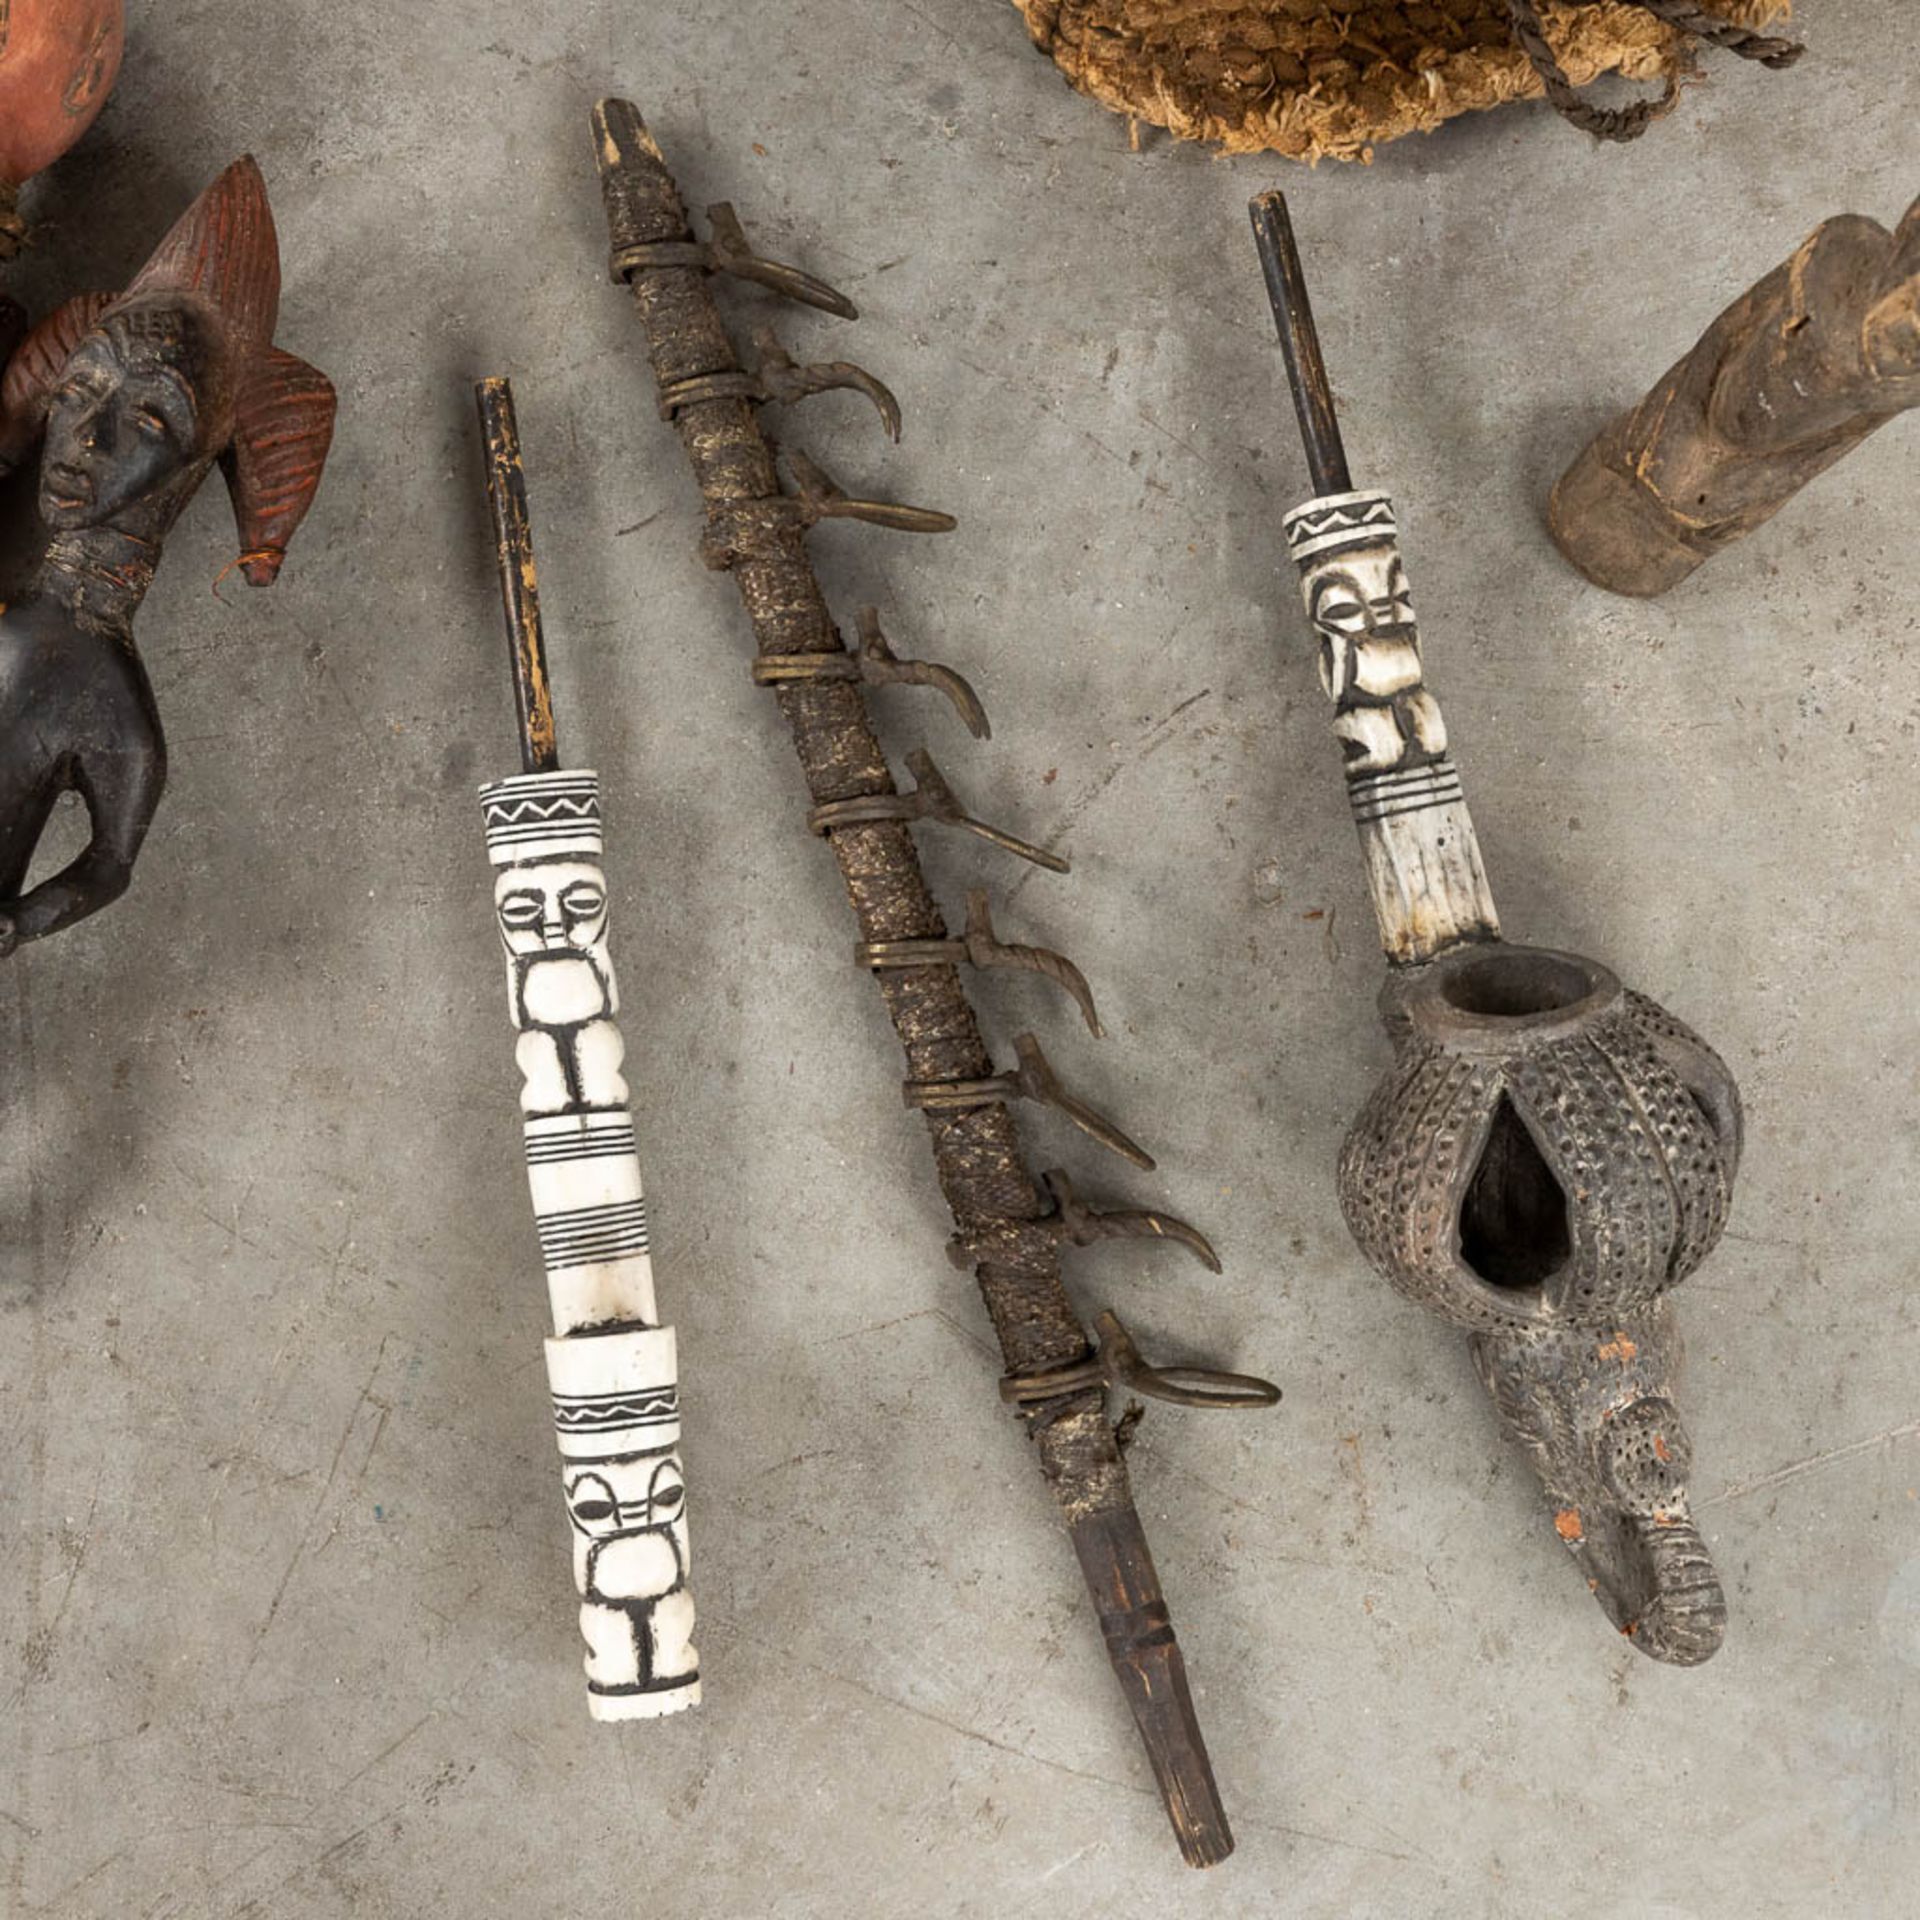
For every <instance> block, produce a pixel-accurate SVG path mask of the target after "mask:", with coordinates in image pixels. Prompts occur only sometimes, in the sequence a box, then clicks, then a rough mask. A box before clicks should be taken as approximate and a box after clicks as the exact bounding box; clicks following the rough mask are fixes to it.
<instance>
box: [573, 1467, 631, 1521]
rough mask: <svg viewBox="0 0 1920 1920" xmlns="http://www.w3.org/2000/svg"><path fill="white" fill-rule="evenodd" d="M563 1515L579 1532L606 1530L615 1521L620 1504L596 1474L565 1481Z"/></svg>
mask: <svg viewBox="0 0 1920 1920" xmlns="http://www.w3.org/2000/svg"><path fill="white" fill-rule="evenodd" d="M567 1517H568V1519H570V1520H571V1521H572V1522H573V1524H574V1525H575V1526H576V1527H578V1528H579V1529H580V1531H581V1532H582V1533H607V1532H610V1531H611V1530H612V1528H613V1527H614V1526H616V1525H618V1523H619V1519H620V1503H619V1502H618V1501H617V1500H616V1499H615V1498H614V1497H613V1488H612V1487H611V1486H610V1485H609V1484H608V1483H607V1482H606V1481H605V1480H604V1479H602V1478H601V1476H600V1475H599V1474H597V1473H583V1474H581V1475H580V1477H579V1478H578V1479H577V1480H571V1481H569V1482H568V1483H567Z"/></svg>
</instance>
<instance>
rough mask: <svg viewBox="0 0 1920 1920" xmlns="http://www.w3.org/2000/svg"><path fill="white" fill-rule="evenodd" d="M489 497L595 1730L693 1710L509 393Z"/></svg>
mask: <svg viewBox="0 0 1920 1920" xmlns="http://www.w3.org/2000/svg"><path fill="white" fill-rule="evenodd" d="M478 397H479V403H480V418H481V424H482V427H483V430H484V432H485V436H486V442H487V456H488V474H487V479H488V497H489V501H490V503H491V505H492V508H493V516H494V532H495V540H496V546H497V548H498V551H499V555H500V561H501V586H502V595H503V600H504V603H505V606H506V613H507V631H508V638H509V640H510V642H511V644H512V648H513V657H514V679H515V685H516V690H517V692H518V695H519V704H520V717H521V747H522V753H521V757H522V761H523V763H524V764H525V765H526V767H527V768H528V771H526V772H524V773H520V774H515V775H513V776H511V777H509V778H507V779H504V780H495V781H492V782H490V783H489V784H488V785H486V786H483V787H482V788H481V789H480V806H481V813H482V817H483V821H484V824H485V829H486V844H487V856H488V858H489V859H490V860H491V862H492V863H493V867H494V870H495V877H494V911H495V918H496V922H497V925H498V927H499V932H500V939H501V943H502V945H503V947H504V948H505V951H506V961H507V1004H508V1011H509V1013H510V1015H511V1017H512V1021H513V1027H514V1031H515V1033H516V1034H517V1036H518V1038H517V1040H516V1042H515V1048H514V1052H515V1058H516V1060H517V1061H518V1064H519V1067H520V1072H521V1076H522V1079H523V1082H524V1085H523V1087H522V1090H521V1094H520V1109H521V1115H522V1130H523V1137H524V1142H525V1149H526V1162H527V1184H528V1187H529V1190H530V1192H531V1195H532V1200H533V1215H534V1223H535V1227H536V1229H537V1232H538V1237H539V1244H540V1253H541V1258H542V1262H543V1264H544V1266H545V1269H546V1280H547V1294H548V1300H549V1303H550V1305H551V1308H552V1313H553V1334H552V1337H551V1338H549V1339H548V1340H547V1342H546V1357H547V1383H548V1387H549V1389H550V1391H551V1394H552V1400H553V1423H554V1432H555V1435H556V1437H557V1439H558V1441H559V1447H560V1458H561V1473H562V1485H563V1487H564V1489H565V1494H566V1507H567V1518H568V1522H569V1524H570V1526H571V1528H572V1533H573V1574H574V1583H575V1585H576V1587H577V1588H578V1589H579V1593H580V1631H581V1635H582V1637H583V1638H584V1640H585V1641H586V1645H587V1653H586V1662H585V1664H586V1676H587V1708H588V1711H589V1712H590V1713H591V1714H592V1715H593V1717H594V1718H595V1719H597V1720H643V1719H657V1718H659V1717H660V1716H662V1715H665V1714H669V1713H677V1712H679V1711H681V1710H682V1709H683V1708H686V1707H691V1706H695V1705H697V1704H698V1703H699V1699H700V1664H699V1657H698V1655H697V1653H696V1652H695V1650H694V1645H693V1597H692V1594H691V1593H690V1592H689V1590H688V1586H687V1560H688V1556H687V1513H686V1482H685V1475H684V1473H683V1470H682V1467H681V1463H680V1387H679V1370H678V1363H677V1355H676V1351H675V1343H674V1334H673V1329H672V1328H671V1327H664V1326H662V1325H660V1323H659V1319H660V1316H659V1309H658V1307H657V1306H656V1304H655V1300H654V1288H653V1261H652V1256H651V1253H650V1251H649V1245H648V1235H647V1209H646V1197H645V1194H644V1192H643V1190H642V1186H641V1180H640V1161H639V1156H638V1153H637V1151H636V1149H635V1143H634V1132H633V1117H632V1115H631V1114H630V1113H629V1111H628V1109H627V1084H626V1081H625V1079H624V1078H623V1077H622V1074H621V1068H622V1064H623V1059H624V1054H625V1046H624V1043H623V1042H622V1040H621V1036H620V1029H619V1027H618V1025H617V1024H616V1016H617V1014H618V1013H619V1010H620V996H619V990H618V987H617V986H616V984H615V980H614V973H613V961H612V956H611V954H610V952H609V950H608V944H607V917H608V916H607V881H606V874H605V873H604V871H603V870H602V867H601V857H602V850H603V847H602V830H601V814H600V781H599V776H598V775H597V774H595V773H592V772H589V771H587V770H585V769H576V770H573V771H563V770H562V769H561V768H560V766H559V764H558V761H559V753H558V749H557V747H556V745H555V742H554V731H553V718H552V711H551V707H550V705H549V701H548V693H547V679H546V662H545V657H544V650H543V648H542V645H541V636H540V620H539V597H538V588H537V585H536V582H535V577H534V569H533V550H532V543H531V538H530V536H529V533H528V529H527V517H526V494H525V485H524V480H523V478H522V474H521V466H520V449H519V435H518V432H517V430H516V427H515V423H514V418H513V397H512V392H511V390H510V388H509V387H508V386H507V383H506V382H505V381H483V382H481V383H480V387H479V390H478Z"/></svg>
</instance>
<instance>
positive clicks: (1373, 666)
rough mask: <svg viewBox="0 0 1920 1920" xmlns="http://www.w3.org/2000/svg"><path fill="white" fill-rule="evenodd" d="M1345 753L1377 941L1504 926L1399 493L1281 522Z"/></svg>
mask: <svg viewBox="0 0 1920 1920" xmlns="http://www.w3.org/2000/svg"><path fill="white" fill-rule="evenodd" d="M1283 524H1284V526H1285V530H1286V536H1287V548H1288V551H1289V552H1290V553H1291V554H1292V556H1293V561H1294V565H1295V566H1296V567H1297V568H1298V569H1299V572H1300V592H1301V596H1302V598H1303V599H1304V600H1305V601H1306V606H1307V618H1308V619H1309V620H1311V621H1312V622H1313V631H1314V637H1315V639H1316V641H1317V642H1318V645H1319V653H1320V684H1321V686H1322V687H1323V688H1324V689H1325V690H1326V694H1327V697H1328V698H1329V699H1330V700H1331V701H1332V702H1333V730H1334V733H1335V734H1336V736H1337V737H1338V738H1339V741H1340V748H1341V752H1342V753H1343V754H1344V755H1345V758H1346V775H1347V803H1348V805H1349V806H1350V807H1351V808H1352V809H1353V819H1354V825H1355V826H1356V827H1357V828H1358V829H1359V833H1360V849H1361V854H1362V857H1363V858H1364V860H1365V862H1366V870H1367V891H1368V894H1369V896H1370V897H1371V899H1372V901H1373V911H1374V917H1375V919H1376V920H1377V921H1378V922H1379V926H1380V944H1381V945H1382V947H1384V948H1385V950H1386V954H1387V958H1388V959H1389V960H1392V961H1394V962H1396V963H1397V964H1399V965H1403V966H1405V965H1412V964H1415V963H1418V962H1420V961H1423V960H1431V959H1432V958H1433V957H1434V956H1435V955H1436V954H1438V953H1442V952H1444V951H1445V950H1446V949H1447V948H1449V947H1452V946H1457V945H1458V944H1459V943H1460V942H1461V941H1463V940H1473V939H1481V940H1493V939H1498V938H1499V935H1500V921H1499V918H1498V916H1497V915H1496V914H1495V912H1494V908H1493V895H1492V892H1491V891H1490V890H1489V888H1488V886H1487V875H1486V869H1485V868H1484V867H1483V866H1482V865H1481V863H1480V845H1479V842H1478V840H1476V839H1475V837H1474V831H1473V819H1472V816H1471V815H1470V814H1469V813H1468V812H1467V802H1466V796H1465V795H1464V793H1463V792H1462V791H1461V787H1460V774H1459V771H1458V769H1457V768H1456V767H1455V766H1454V764H1453V756H1452V755H1451V754H1450V753H1449V752H1448V751H1447V728H1446V722H1445V721H1444V720H1443V719H1442V718H1441V715H1440V704H1439V702H1438V701H1437V700H1435V699H1434V697H1433V695H1432V693H1431V692H1430V691H1429V690H1428V688H1427V684H1426V679H1425V676H1424V673H1423V671H1422V663H1421V657H1420V633H1419V629H1418V627H1417V626H1416V624H1415V621H1414V613H1413V600H1412V597H1411V595H1410V594H1409V592H1408V588H1407V576H1406V568H1405V566H1404V565H1403V564H1402V562H1401V558H1400V542H1399V532H1398V529H1397V527H1396V525H1395V522H1394V513H1393V502H1392V501H1391V500H1390V499H1388V497H1387V496H1386V495H1385V494H1384V493H1379V492H1375V491H1372V490H1363V491H1352V490H1349V491H1345V492H1341V493H1334V494H1323V495H1320V496H1317V497H1316V498H1314V499H1312V500H1309V501H1307V502H1306V503H1305V504H1304V505H1303V506H1298V507H1295V508H1294V510H1293V511H1292V512H1291V513H1290V514H1288V515H1287V516H1286V519H1285V522H1284V523H1283Z"/></svg>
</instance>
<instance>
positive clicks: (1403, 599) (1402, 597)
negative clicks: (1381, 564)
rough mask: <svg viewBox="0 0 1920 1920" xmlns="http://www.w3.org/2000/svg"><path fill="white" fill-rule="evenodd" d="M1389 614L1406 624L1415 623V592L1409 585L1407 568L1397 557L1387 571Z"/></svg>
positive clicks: (1390, 616)
mask: <svg viewBox="0 0 1920 1920" xmlns="http://www.w3.org/2000/svg"><path fill="white" fill-rule="evenodd" d="M1387 615H1388V618H1389V619H1392V620H1396V621H1399V622H1400V623H1402V624H1403V625H1405V626H1409V627H1410V626H1412V625H1413V593H1412V590H1411V589H1410V588H1409V587H1408V585H1407V570H1406V568H1405V567H1404V566H1402V565H1401V563H1400V561H1399V559H1398V558H1397V557H1396V558H1395V560H1394V563H1393V566H1392V567H1391V568H1390V569H1389V571H1388V573H1387Z"/></svg>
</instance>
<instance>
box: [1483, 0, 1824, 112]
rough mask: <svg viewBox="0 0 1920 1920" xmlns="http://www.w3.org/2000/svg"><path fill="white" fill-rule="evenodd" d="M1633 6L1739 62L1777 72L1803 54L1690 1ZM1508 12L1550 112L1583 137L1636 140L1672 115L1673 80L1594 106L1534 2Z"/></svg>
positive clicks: (1518, 0)
mask: <svg viewBox="0 0 1920 1920" xmlns="http://www.w3.org/2000/svg"><path fill="white" fill-rule="evenodd" d="M1637 4H1639V5H1640V6H1642V7H1644V8H1645V9H1646V10H1647V12H1649V13H1650V14H1652V15H1653V16H1654V18H1655V19H1657V20H1664V21H1665V22H1666V23H1667V25H1668V26H1670V27H1677V28H1678V29H1679V30H1680V31H1681V32H1682V33H1688V34H1692V35H1693V36H1694V37H1695V38H1696V39H1700V40H1705V41H1707V42H1709V43H1710V44H1711V45H1713V46H1716V47H1723V48H1725V49H1726V51H1727V52H1729V53H1732V54H1737V55H1738V56H1739V57H1740V58H1741V59H1742V60H1757V61H1759V62H1760V64H1761V65H1762V66H1764V67H1771V68H1772V69H1774V70H1775V71H1776V72H1777V71H1779V69H1781V68H1782V67H1790V66H1792V65H1793V63H1794V62H1795V61H1796V60H1798V59H1799V58H1800V56H1801V55H1802V54H1803V53H1805V52H1806V48H1805V47H1803V46H1802V45H1801V44H1800V43H1799V42H1798V41H1797V40H1784V39H1782V38H1780V37H1779V36H1778V35H1777V34H1768V33H1756V32H1755V31H1754V30H1753V29H1752V28H1751V27H1742V26H1736V25H1735V24H1734V22H1733V21H1731V20H1724V19H1722V18H1721V17H1720V16H1719V15H1718V14H1716V13H1709V12H1708V11H1707V10H1706V8H1704V7H1701V6H1696V5H1694V4H1693V0H1637ZM1507 11H1508V12H1509V13H1510V14H1511V15H1512V17H1513V37H1514V38H1515V39H1516V40H1517V41H1518V42H1519V43H1520V50H1521V52H1522V53H1524V54H1525V55H1526V56H1527V59H1528V61H1529V63H1530V64H1531V65H1532V67H1533V70H1534V72H1535V73H1537V74H1538V75H1539V76H1540V84H1541V86H1542V87H1543V88H1544V89H1545V91H1546V96H1547V99H1548V101H1549V103H1550V104H1551V105H1552V107H1553V109H1554V111H1555V112H1556V113H1558V114H1559V115H1560V116H1561V117H1562V118H1563V119H1565V120H1568V121H1570V122H1571V123H1572V124H1573V125H1574V126H1576V127H1579V128H1580V129H1581V130H1582V131H1583V132H1586V133H1590V134H1592V135H1593V136H1594V137H1595V139H1598V140H1617V141H1626V140H1637V139H1639V137H1640V136H1641V135H1642V134H1643V133H1645V132H1646V130H1647V129H1648V127H1650V126H1651V125H1652V124H1653V123H1654V121H1656V120H1658V119H1661V118H1662V117H1663V116H1665V115H1666V114H1669V113H1671V112H1672V111H1673V108H1674V104H1675V102H1676V101H1677V100H1678V99H1679V97H1680V80H1679V76H1678V75H1677V74H1675V75H1670V76H1669V77H1668V80H1667V84H1666V86H1665V88H1664V90H1663V91H1662V92H1661V93H1660V94H1659V95H1657V96H1656V97H1655V98H1653V99H1650V100H1635V101H1633V102H1632V103H1631V104H1630V105H1627V106H1624V107H1599V106H1595V105H1594V103H1593V102H1592V101H1591V100H1589V99H1587V98H1586V97H1585V96H1584V95H1583V94H1582V93H1581V92H1580V90H1579V88H1577V87H1576V86H1575V85H1574V84H1573V82H1572V81H1571V80H1569V79H1568V78H1567V75H1566V70H1565V69H1564V68H1563V67H1562V66H1561V64H1560V62H1559V60H1558V59H1557V58H1556V57H1555V54H1554V51H1553V45H1552V43H1551V42H1550V41H1549V40H1548V38H1547V32H1546V29H1545V27H1543V26H1542V25H1541V24H1540V13H1539V8H1538V7H1537V5H1536V4H1535V0H1507Z"/></svg>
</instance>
